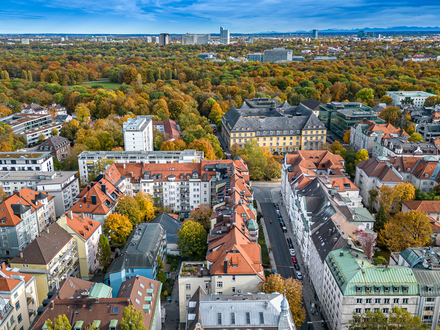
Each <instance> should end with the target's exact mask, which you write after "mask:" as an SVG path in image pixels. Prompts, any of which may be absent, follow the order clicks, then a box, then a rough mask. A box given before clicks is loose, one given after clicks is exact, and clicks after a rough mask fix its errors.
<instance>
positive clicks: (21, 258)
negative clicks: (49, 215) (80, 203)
mask: <svg viewBox="0 0 440 330" xmlns="http://www.w3.org/2000/svg"><path fill="white" fill-rule="evenodd" d="M9 265H10V267H11V268H13V269H14V270H15V269H17V271H19V272H20V273H23V274H28V275H33V276H35V278H36V283H37V291H38V305H40V304H41V303H42V302H43V300H44V299H45V297H46V296H47V294H48V292H49V291H54V290H56V289H57V288H59V284H60V283H61V281H63V280H65V279H66V278H68V277H76V276H77V275H78V274H79V261H78V247H77V244H76V241H75V239H74V238H73V237H72V236H71V235H70V234H69V233H68V232H67V231H65V230H64V229H63V228H61V227H60V226H59V225H58V224H57V223H53V224H52V225H50V226H49V227H47V229H46V231H44V232H42V233H40V236H38V237H37V238H35V239H34V240H33V241H32V242H31V243H30V244H29V245H28V246H27V247H26V248H25V249H23V250H22V251H21V252H20V253H19V254H18V255H17V256H16V257H15V258H13V259H12V260H11V261H10V263H9Z"/></svg>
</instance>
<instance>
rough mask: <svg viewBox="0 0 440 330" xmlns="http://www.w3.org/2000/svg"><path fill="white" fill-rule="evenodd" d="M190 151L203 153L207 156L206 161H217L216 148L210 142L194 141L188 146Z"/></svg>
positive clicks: (203, 140)
mask: <svg viewBox="0 0 440 330" xmlns="http://www.w3.org/2000/svg"><path fill="white" fill-rule="evenodd" d="M188 149H195V150H198V151H203V153H204V155H205V159H216V157H215V153H214V148H213V147H212V145H211V144H210V143H209V141H208V140H205V139H200V140H194V141H193V142H191V143H190V144H189V145H188Z"/></svg>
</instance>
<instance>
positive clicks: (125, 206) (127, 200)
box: [116, 195, 142, 227]
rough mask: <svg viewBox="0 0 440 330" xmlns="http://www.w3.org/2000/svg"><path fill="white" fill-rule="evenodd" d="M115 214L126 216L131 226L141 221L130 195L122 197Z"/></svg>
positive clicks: (134, 201)
mask: <svg viewBox="0 0 440 330" xmlns="http://www.w3.org/2000/svg"><path fill="white" fill-rule="evenodd" d="M116 213H119V214H121V215H124V216H126V217H127V218H128V219H129V220H130V222H131V224H132V225H133V227H134V226H136V225H138V224H139V223H140V222H141V220H142V214H141V210H140V208H139V204H138V203H137V201H136V199H135V198H134V197H132V196H130V195H122V196H121V197H120V198H119V201H118V205H117V206H116Z"/></svg>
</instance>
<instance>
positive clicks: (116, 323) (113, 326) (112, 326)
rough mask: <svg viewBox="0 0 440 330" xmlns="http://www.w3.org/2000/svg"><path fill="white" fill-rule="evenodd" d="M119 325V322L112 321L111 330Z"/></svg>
mask: <svg viewBox="0 0 440 330" xmlns="http://www.w3.org/2000/svg"><path fill="white" fill-rule="evenodd" d="M117 325H118V320H111V321H110V326H109V327H110V328H116V326H117Z"/></svg>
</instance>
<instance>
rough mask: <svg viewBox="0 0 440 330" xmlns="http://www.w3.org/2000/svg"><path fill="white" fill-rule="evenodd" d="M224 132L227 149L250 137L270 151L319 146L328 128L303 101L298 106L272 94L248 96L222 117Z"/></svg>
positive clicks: (287, 150) (241, 143)
mask: <svg viewBox="0 0 440 330" xmlns="http://www.w3.org/2000/svg"><path fill="white" fill-rule="evenodd" d="M222 136H223V139H224V141H225V143H226V146H227V148H228V149H230V148H231V147H232V145H234V144H238V145H239V146H244V144H245V143H246V141H248V140H249V139H253V140H256V141H257V142H258V144H259V146H260V147H268V148H269V149H270V151H271V152H292V151H295V150H308V149H314V150H317V149H319V148H320V146H321V145H322V144H323V143H325V141H326V136H327V128H326V127H325V126H324V124H323V123H322V122H321V121H319V120H318V118H317V117H316V116H315V115H314V114H313V110H312V109H309V108H308V107H307V106H305V105H304V104H300V105H299V106H297V107H294V106H291V105H290V104H289V103H287V101H286V102H284V103H283V104H280V103H278V102H276V101H274V100H272V99H269V98H254V99H247V100H245V101H244V102H243V104H242V105H241V106H240V107H239V108H238V109H237V108H235V107H232V108H231V109H229V110H228V112H227V113H226V114H225V115H224V116H223V117H222Z"/></svg>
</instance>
